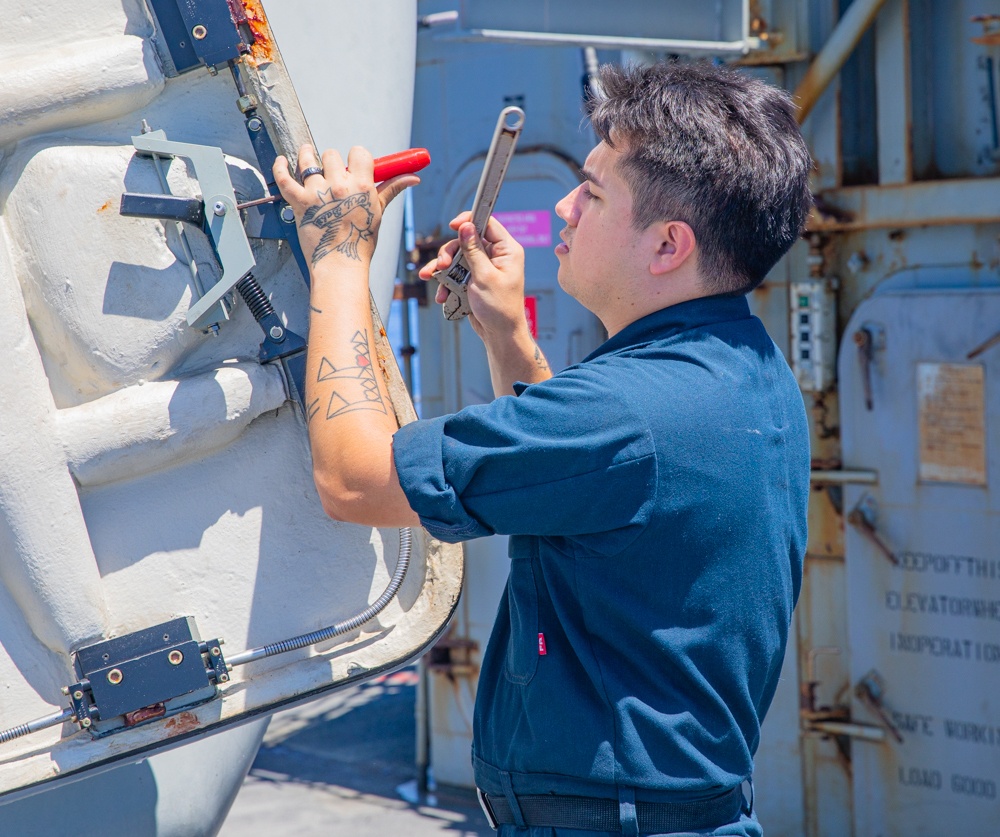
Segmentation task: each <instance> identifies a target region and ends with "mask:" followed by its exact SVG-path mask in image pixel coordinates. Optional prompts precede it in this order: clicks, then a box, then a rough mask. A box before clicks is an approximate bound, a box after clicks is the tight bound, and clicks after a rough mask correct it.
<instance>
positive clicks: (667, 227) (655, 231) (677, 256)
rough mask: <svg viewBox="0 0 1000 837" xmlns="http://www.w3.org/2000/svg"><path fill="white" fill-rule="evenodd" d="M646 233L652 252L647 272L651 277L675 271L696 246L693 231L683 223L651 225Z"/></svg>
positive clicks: (669, 222)
mask: <svg viewBox="0 0 1000 837" xmlns="http://www.w3.org/2000/svg"><path fill="white" fill-rule="evenodd" d="M648 232H649V233H650V247H651V249H652V251H653V252H652V253H651V255H650V261H649V272H650V273H651V274H652V275H653V276H662V275H663V274H664V273H670V272H671V271H673V270H677V268H679V267H680V266H681V265H682V264H684V262H686V261H687V260H688V259H689V258H690V256H691V254H692V253H693V252H694V250H695V247H696V246H697V242H696V241H695V237H694V230H692V229H691V226H690V225H689V224H687V223H685V222H684V221H663V222H662V223H657V224H653V225H652V226H651V227H650V228H649V230H648Z"/></svg>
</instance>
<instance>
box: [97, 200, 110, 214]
mask: <svg viewBox="0 0 1000 837" xmlns="http://www.w3.org/2000/svg"><path fill="white" fill-rule="evenodd" d="M109 209H111V201H105V202H104V203H103V204H102V205H101V208H100V209H98V210H97V211H98V212H107V211H108V210H109Z"/></svg>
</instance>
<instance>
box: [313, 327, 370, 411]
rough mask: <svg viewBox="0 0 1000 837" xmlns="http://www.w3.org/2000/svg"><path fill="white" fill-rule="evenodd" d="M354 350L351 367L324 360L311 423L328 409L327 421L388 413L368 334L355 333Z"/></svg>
mask: <svg viewBox="0 0 1000 837" xmlns="http://www.w3.org/2000/svg"><path fill="white" fill-rule="evenodd" d="M351 349H352V350H353V363H351V364H350V365H347V366H341V367H337V366H335V365H334V364H333V363H331V362H330V360H329V359H328V358H326V357H323V358H321V359H320V362H319V371H318V372H317V374H316V382H315V385H314V386H313V388H312V392H313V395H315V396H317V397H315V398H314V399H313V400H312V401H311V402H310V403H309V405H308V407H307V408H306V411H307V415H308V419H309V421H312V419H313V416H315V415H316V414H318V413H320V412H321V411H322V410H323V408H324V405H325V411H326V413H325V414H326V418H327V419H332V418H336V417H337V416H339V415H342V414H343V413H349V412H351V411H352V410H375V411H376V412H379V413H385V412H386V408H385V401H384V400H383V399H382V393H381V391H380V390H379V386H378V379H377V378H376V377H375V370H374V368H373V367H372V362H371V352H370V350H369V348H368V332H367V331H356V332H355V333H354V337H352V338H351Z"/></svg>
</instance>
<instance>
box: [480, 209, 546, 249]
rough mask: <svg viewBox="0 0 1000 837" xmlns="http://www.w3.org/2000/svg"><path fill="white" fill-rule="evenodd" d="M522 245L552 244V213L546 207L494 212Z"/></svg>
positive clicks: (542, 245) (543, 245)
mask: <svg viewBox="0 0 1000 837" xmlns="http://www.w3.org/2000/svg"><path fill="white" fill-rule="evenodd" d="M493 217H494V218H496V219H497V220H498V221H499V222H500V223H501V224H503V225H504V226H505V227H506V228H507V231H508V232H509V233H510V234H511V235H512V236H514V238H515V239H516V240H517V243H518V244H520V245H521V246H522V247H551V246H552V214H551V213H550V212H549V211H548V210H547V209H525V210H521V211H519V212H494V213H493Z"/></svg>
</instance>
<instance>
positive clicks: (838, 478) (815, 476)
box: [809, 470, 878, 485]
mask: <svg viewBox="0 0 1000 837" xmlns="http://www.w3.org/2000/svg"><path fill="white" fill-rule="evenodd" d="M809 481H810V482H818V483H832V484H834V485H843V484H845V483H867V484H872V483H876V482H878V471H839V470H838V471H811V472H810V474H809Z"/></svg>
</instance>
